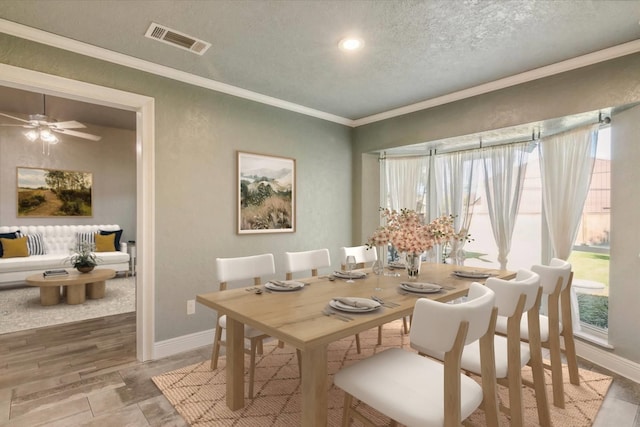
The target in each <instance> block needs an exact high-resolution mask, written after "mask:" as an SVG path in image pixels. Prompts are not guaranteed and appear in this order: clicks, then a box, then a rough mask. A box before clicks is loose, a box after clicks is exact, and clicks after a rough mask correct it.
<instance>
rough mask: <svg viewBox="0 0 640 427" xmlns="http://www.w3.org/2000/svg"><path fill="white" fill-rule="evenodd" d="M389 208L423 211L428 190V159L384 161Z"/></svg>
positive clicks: (414, 158) (390, 159) (424, 157)
mask: <svg viewBox="0 0 640 427" xmlns="http://www.w3.org/2000/svg"><path fill="white" fill-rule="evenodd" d="M385 170H386V178H387V180H386V187H387V197H388V199H387V200H388V203H389V208H391V209H396V210H400V209H403V208H407V209H414V210H415V211H416V212H422V213H425V214H428V212H426V211H425V209H426V206H425V196H426V194H427V190H428V188H429V180H428V177H429V157H428V156H420V157H398V158H393V157H392V158H387V159H386V160H385Z"/></svg>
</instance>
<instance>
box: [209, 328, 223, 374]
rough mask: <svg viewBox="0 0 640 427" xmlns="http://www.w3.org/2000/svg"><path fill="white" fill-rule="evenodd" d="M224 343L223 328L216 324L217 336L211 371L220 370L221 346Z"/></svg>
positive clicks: (214, 342)
mask: <svg viewBox="0 0 640 427" xmlns="http://www.w3.org/2000/svg"><path fill="white" fill-rule="evenodd" d="M221 341H222V328H221V327H220V325H219V324H217V323H216V336H215V338H214V339H213V351H212V352H211V370H214V369H217V368H218V356H219V355H220V344H221Z"/></svg>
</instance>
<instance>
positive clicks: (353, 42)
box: [338, 37, 364, 52]
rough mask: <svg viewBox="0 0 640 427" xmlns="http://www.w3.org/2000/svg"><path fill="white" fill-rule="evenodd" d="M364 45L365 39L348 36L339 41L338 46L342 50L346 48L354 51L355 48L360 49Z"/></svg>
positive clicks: (348, 50)
mask: <svg viewBox="0 0 640 427" xmlns="http://www.w3.org/2000/svg"><path fill="white" fill-rule="evenodd" d="M363 46H364V40H362V39H358V38H354V37H346V38H344V39H342V40H340V42H339V43H338V47H339V48H340V50H344V51H347V52H352V51H354V50H360V49H362V47H363Z"/></svg>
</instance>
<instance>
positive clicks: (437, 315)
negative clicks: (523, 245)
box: [333, 283, 498, 427]
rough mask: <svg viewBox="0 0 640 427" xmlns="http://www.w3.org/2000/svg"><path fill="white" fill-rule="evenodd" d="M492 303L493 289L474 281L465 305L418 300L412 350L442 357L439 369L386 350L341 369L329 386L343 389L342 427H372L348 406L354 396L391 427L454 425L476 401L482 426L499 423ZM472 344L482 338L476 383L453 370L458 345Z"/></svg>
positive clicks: (398, 351)
mask: <svg viewBox="0 0 640 427" xmlns="http://www.w3.org/2000/svg"><path fill="white" fill-rule="evenodd" d="M494 303H495V295H494V293H493V291H492V290H491V289H489V288H488V287H485V286H482V285H480V284H478V283H472V284H471V286H470V288H469V298H468V300H467V301H466V302H463V303H460V304H444V303H441V302H437V301H432V300H429V299H427V298H420V299H418V300H417V301H416V305H415V308H414V311H413V327H412V328H411V334H410V341H411V345H412V346H413V347H415V348H418V349H419V350H420V351H421V352H426V351H428V349H432V350H435V351H440V352H443V353H444V354H445V357H444V364H442V363H440V362H438V361H435V360H432V359H429V358H427V357H423V356H421V355H418V354H416V353H414V352H409V351H406V350H403V349H399V348H392V349H389V350H385V351H383V352H381V353H377V354H375V355H373V356H371V357H368V358H366V359H363V360H361V361H359V362H356V363H354V364H353V365H350V366H348V367H346V368H343V369H342V370H340V371H338V372H337V373H336V374H335V376H334V378H333V382H334V384H335V385H336V386H338V387H340V388H341V389H343V390H344V391H345V399H344V412H343V419H342V425H343V426H348V425H349V424H350V423H351V419H352V418H357V419H358V420H360V421H363V422H364V423H365V424H366V425H371V423H370V422H369V421H368V420H367V419H366V418H365V416H364V415H363V414H362V413H361V412H359V411H358V410H357V409H356V408H354V407H352V403H353V400H354V398H355V399H357V400H360V401H362V402H364V403H366V404H367V405H369V406H370V407H372V408H374V409H376V410H377V411H379V412H381V413H383V414H384V415H386V416H388V417H390V418H391V419H392V425H395V424H396V423H397V422H399V423H402V424H405V425H407V426H422V427H425V426H443V425H444V426H456V427H458V426H460V425H461V422H462V420H464V419H466V418H467V417H469V415H471V414H472V413H473V411H475V410H476V409H477V408H478V407H479V406H480V405H481V404H482V405H483V407H484V409H485V415H486V417H487V425H489V426H495V425H498V415H497V403H496V386H495V363H494V361H493V346H492V345H491V344H492V341H493V334H494V330H493V328H494V326H495V313H496V310H495V309H494V307H493V306H494ZM443 319H446V322H445V321H443ZM434 325H438V327H434ZM478 339H482V345H481V347H482V350H483V356H484V357H483V362H482V364H483V382H482V385H480V384H478V383H477V382H476V381H474V380H473V379H472V378H470V377H468V376H466V375H464V374H463V373H462V372H461V370H460V357H461V355H462V350H463V348H464V346H465V344H469V343H471V342H473V341H476V340H478ZM491 378H493V383H492V381H491ZM484 380H486V383H485V381H484ZM367 423H368V424H367Z"/></svg>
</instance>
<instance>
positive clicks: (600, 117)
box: [379, 113, 611, 160]
mask: <svg viewBox="0 0 640 427" xmlns="http://www.w3.org/2000/svg"><path fill="white" fill-rule="evenodd" d="M596 123H598V124H600V125H608V124H610V123H611V117H609V116H604V115H603V114H602V113H598V121H597V122H595V123H587V124H581V125H578V126H574V127H571V128H567V129H564V130H562V131H560V132H556V133H552V134H549V135H545V136H544V138H548V137H550V136H554V135H558V134H561V133H563V132H568V131H571V130H573V129H577V128H579V127H582V126H588V125H589V124H596ZM542 138H543V136H542V134H541V132H540V128H538V134H537V135H536V130H535V129H533V130H532V131H531V138H530V139H523V140H519V141H511V142H501V143H497V144H491V145H487V146H484V147H483V146H482V136H480V138H479V146H477V147H472V148H463V149H460V150H455V149H454V150H451V151H444V153H463V152H465V151H473V150H481V149H483V148H493V147H502V146H504V145H511V144H523V143H525V142H536V141H538V140H540V139H542ZM436 154H438V153H437V150H436V149H435V148H434V149H429V154H408V155H400V156H394V155H391V156H390V157H393V158H394V159H403V158H414V157H429V156H435V155H436ZM386 158H387V152H386V151H384V152H383V156H382V157H380V158H379V160H384V159H386Z"/></svg>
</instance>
